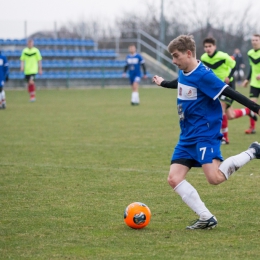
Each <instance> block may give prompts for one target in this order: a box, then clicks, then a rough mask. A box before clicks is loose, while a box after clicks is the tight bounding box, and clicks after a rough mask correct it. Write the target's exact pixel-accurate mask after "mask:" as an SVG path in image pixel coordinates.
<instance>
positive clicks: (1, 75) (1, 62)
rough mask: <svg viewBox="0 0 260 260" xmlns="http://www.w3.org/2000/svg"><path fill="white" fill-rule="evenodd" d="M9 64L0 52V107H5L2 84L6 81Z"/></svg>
mask: <svg viewBox="0 0 260 260" xmlns="http://www.w3.org/2000/svg"><path fill="white" fill-rule="evenodd" d="M8 77H9V66H8V61H7V58H6V56H5V55H3V54H2V53H1V52H0V109H1V108H3V109H5V108H6V100H5V91H4V84H5V82H7V81H8Z"/></svg>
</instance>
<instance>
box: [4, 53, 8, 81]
mask: <svg viewBox="0 0 260 260" xmlns="http://www.w3.org/2000/svg"><path fill="white" fill-rule="evenodd" d="M4 75H5V81H6V82H7V81H8V80H9V64H8V60H7V58H6V57H4Z"/></svg>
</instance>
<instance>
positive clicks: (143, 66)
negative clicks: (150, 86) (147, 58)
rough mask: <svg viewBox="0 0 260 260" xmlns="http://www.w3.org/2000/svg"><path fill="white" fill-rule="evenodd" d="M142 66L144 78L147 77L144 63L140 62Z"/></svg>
mask: <svg viewBox="0 0 260 260" xmlns="http://www.w3.org/2000/svg"><path fill="white" fill-rule="evenodd" d="M142 68H143V72H144V78H147V75H146V66H145V63H142Z"/></svg>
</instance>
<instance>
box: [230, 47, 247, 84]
mask: <svg viewBox="0 0 260 260" xmlns="http://www.w3.org/2000/svg"><path fill="white" fill-rule="evenodd" d="M232 56H233V58H234V60H235V61H236V67H235V68H236V70H235V72H234V77H235V80H236V81H237V83H238V84H241V82H242V81H243V80H244V75H245V73H244V68H245V64H244V59H243V56H242V53H241V52H240V50H239V49H238V48H236V49H235V50H234V53H233V55H232Z"/></svg>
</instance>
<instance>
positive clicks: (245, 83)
mask: <svg viewBox="0 0 260 260" xmlns="http://www.w3.org/2000/svg"><path fill="white" fill-rule="evenodd" d="M248 82H249V81H248V80H247V79H245V80H244V81H243V83H242V86H243V87H244V88H246V87H247V84H248Z"/></svg>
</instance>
